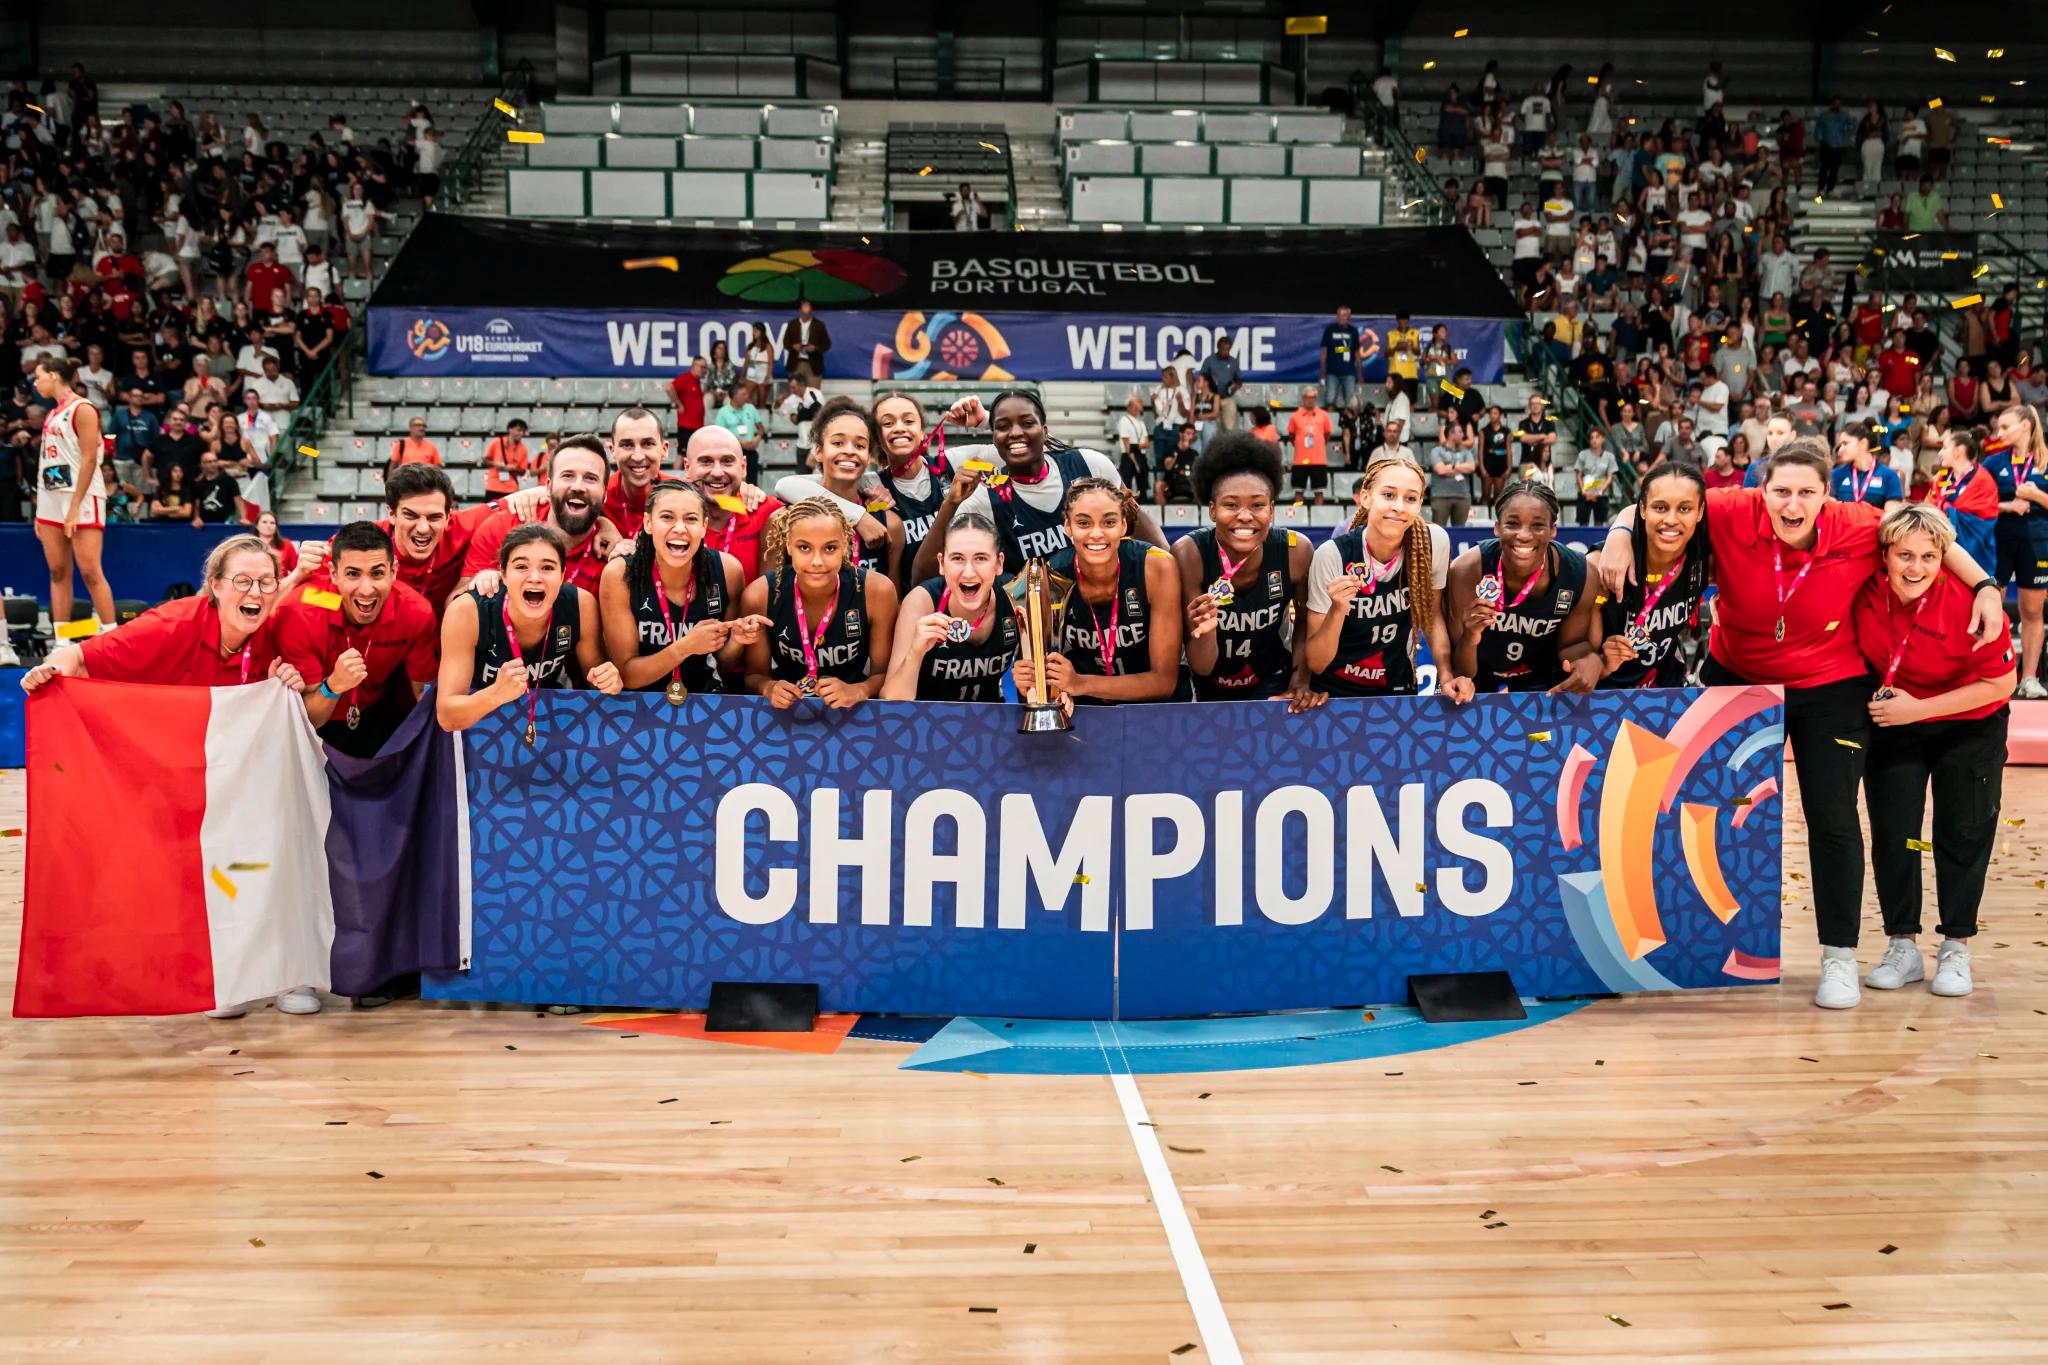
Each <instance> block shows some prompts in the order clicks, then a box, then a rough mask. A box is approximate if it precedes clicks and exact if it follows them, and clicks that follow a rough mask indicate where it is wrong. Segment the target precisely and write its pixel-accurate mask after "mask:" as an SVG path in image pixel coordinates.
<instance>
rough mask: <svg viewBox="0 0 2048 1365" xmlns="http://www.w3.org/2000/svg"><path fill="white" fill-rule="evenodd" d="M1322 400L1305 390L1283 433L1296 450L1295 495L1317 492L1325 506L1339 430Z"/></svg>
mask: <svg viewBox="0 0 2048 1365" xmlns="http://www.w3.org/2000/svg"><path fill="white" fill-rule="evenodd" d="M1342 311H1343V312H1345V313H1348V312H1349V311H1350V310H1349V309H1344V310H1342ZM1340 316H1341V314H1340ZM1320 397H1321V395H1320V394H1319V393H1318V392H1317V391H1316V389H1315V388H1314V387H1313V386H1311V387H1309V388H1305V389H1303V390H1302V391H1301V406H1300V407H1298V408H1296V409H1295V410H1294V411H1293V412H1290V413H1288V414H1287V419H1286V421H1285V422H1284V423H1283V425H1282V426H1281V432H1282V434H1284V435H1285V436H1286V437H1287V439H1288V440H1289V441H1290V442H1291V443H1292V445H1293V447H1294V496H1295V497H1297V498H1300V497H1302V496H1303V495H1304V494H1306V493H1309V492H1313V493H1314V494H1315V502H1316V506H1318V507H1321V506H1322V505H1323V498H1324V494H1325V493H1327V492H1328V491H1329V487H1330V436H1331V434H1332V433H1333V432H1334V431H1335V430H1336V427H1335V425H1334V424H1333V423H1332V422H1331V421H1330V414H1329V413H1328V412H1326V411H1325V410H1324V409H1323V407H1322V405H1321V403H1320V402H1319V399H1320Z"/></svg>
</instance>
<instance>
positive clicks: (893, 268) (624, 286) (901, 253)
mask: <svg viewBox="0 0 2048 1365" xmlns="http://www.w3.org/2000/svg"><path fill="white" fill-rule="evenodd" d="M800 299H809V300H811V302H812V303H813V304H814V305H815V306H817V307H819V308H835V309H860V308H868V307H876V308H885V309H927V310H937V309H953V310H974V311H981V310H1002V311H1006V312H1034V313H1067V312H1096V313H1103V312H1109V313H1125V312H1127V313H1131V314H1142V313H1165V312H1171V313H1195V314H1230V313H1236V312H1244V313H1261V314H1274V313H1302V314H1315V313H1328V312H1334V311H1335V309H1336V308H1337V306H1338V305H1339V304H1345V305H1348V306H1349V307H1350V308H1351V309H1353V310H1354V311H1355V312H1357V313H1359V314H1374V315H1380V316H1389V315H1392V314H1395V313H1404V312H1405V313H1412V314H1414V315H1415V316H1417V317H1430V318H1512V317H1518V316H1520V309H1519V308H1517V307H1516V304H1515V300H1514V296H1513V295H1512V294H1511V293H1509V291H1508V289H1507V286H1506V285H1505V284H1503V283H1502V282H1501V278H1500V275H1499V273H1498V272H1497V271H1495V270H1494V268H1493V265H1492V264H1491V262H1489V261H1488V260H1487V258H1486V254H1485V253H1484V252H1483V251H1482V250H1481V249H1480V247H1479V245H1478V243H1476V242H1474V241H1473V240H1472V236H1471V234H1470V233H1468V232H1466V231H1465V230H1464V229H1463V228H1457V227H1414V228H1360V229H1340V230H1331V231H1321V230H1313V229H1293V230H1288V231H1216V230H1211V231H1207V232H1173V231H1168V232H893V233H884V232H877V233H868V234H865V235H863V234H860V233H851V232H840V233H825V232H756V231H726V230H707V229H693V228H668V227H658V226H620V225H616V224H609V223H591V222H576V223H535V222H512V221H508V220H503V219H481V218H460V217H455V216H452V215H449V214H439V213H437V214H429V215H428V216H427V218H426V219H425V221H423V222H422V223H421V224H420V225H419V227H418V228H417V229H415V230H414V232H413V234H412V236H411V237H410V238H408V239H407V241H406V244H405V247H404V249H403V250H401V251H400V252H399V255H398V259H397V260H396V261H394V262H393V263H392V266H391V269H390V271H389V273H388V274H386V275H385V277H384V281H383V283H382V284H381V285H380V286H379V287H378V289H377V292H376V295H375V296H374V297H373V298H372V299H371V301H370V302H371V307H372V308H373V309H392V310H419V309H435V308H442V309H446V308H459V307H475V308H500V309H502V308H572V309H599V308H620V307H630V308H637V309H679V310H681V309H706V308H730V307H732V306H734V305H736V304H738V305H743V306H745V305H751V306H754V307H760V308H776V309H782V308H788V307H793V306H794V305H795V304H796V302H797V301H798V300H800Z"/></svg>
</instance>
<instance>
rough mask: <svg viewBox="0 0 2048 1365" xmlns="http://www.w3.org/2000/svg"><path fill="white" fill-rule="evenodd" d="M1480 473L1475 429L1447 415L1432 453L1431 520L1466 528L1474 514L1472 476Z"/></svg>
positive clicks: (1430, 467) (1437, 434) (1442, 524)
mask: <svg viewBox="0 0 2048 1365" xmlns="http://www.w3.org/2000/svg"><path fill="white" fill-rule="evenodd" d="M1478 472H1479V454H1478V451H1477V450H1475V449H1474V448H1473V437H1472V429H1471V428H1470V427H1468V426H1466V425H1465V424H1464V423H1463V422H1461V421H1459V420H1458V418H1457V416H1456V415H1455V414H1452V413H1446V414H1444V416H1443V418H1442V419H1441V421H1440V422H1439V423H1438V425H1437V433H1436V446H1435V447H1434V448H1433V449H1432V450H1431V451H1430V452H1429V519H1430V520H1431V521H1433V522H1435V523H1436V524H1437V525H1439V526H1444V527H1451V526H1463V525H1464V524H1465V519H1466V518H1467V517H1468V516H1470V515H1471V512H1472V476H1473V475H1474V474H1476V473H1478Z"/></svg>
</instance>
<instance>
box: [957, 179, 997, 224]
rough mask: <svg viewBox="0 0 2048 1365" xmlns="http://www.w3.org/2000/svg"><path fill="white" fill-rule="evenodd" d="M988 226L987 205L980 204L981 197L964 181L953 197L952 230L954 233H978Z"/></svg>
mask: <svg viewBox="0 0 2048 1365" xmlns="http://www.w3.org/2000/svg"><path fill="white" fill-rule="evenodd" d="M988 225H989V212H988V205H986V204H984V203H982V202H981V196H980V195H978V194H976V193H975V192H974V186H972V185H970V184H968V183H967V182H966V181H965V180H963V181H961V182H960V189H959V191H958V192H957V193H955V194H954V196H953V230H954V231H955V232H979V231H981V230H982V229H983V228H986V227H987V226H988Z"/></svg>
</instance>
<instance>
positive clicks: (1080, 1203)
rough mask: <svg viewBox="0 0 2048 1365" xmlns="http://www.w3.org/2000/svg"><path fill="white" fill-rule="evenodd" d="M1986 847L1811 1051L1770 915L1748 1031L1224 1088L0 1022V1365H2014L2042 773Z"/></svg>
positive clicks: (2043, 996) (2039, 1142)
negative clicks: (814, 1363)
mask: <svg viewBox="0 0 2048 1365" xmlns="http://www.w3.org/2000/svg"><path fill="white" fill-rule="evenodd" d="M22 801H23V789H22V782H21V776H20V774H19V773H9V774H7V775H6V777H5V779H4V781H0V825H5V826H9V827H12V826H18V825H20V824H21V823H22V820H23V816H22ZM1788 809H1789V810H1791V811H1795V812H1796V810H1797V805H1796V801H1794V802H1792V803H1791V804H1790V805H1789V807H1788ZM2006 814H2007V815H2008V816H2010V817H2014V818H2022V819H2026V818H2029V817H2031V819H2030V822H2029V823H2028V824H2026V825H2023V826H2011V825H2008V826H2006V827H2004V828H2003V829H2001V831H2000V833H2001V842H2002V843H2003V844H2005V845H2007V846H2008V847H2007V848H2005V849H2003V850H2001V853H2000V856H1999V859H1998V863H1997V865H1996V866H1995V867H1994V868H1993V869H1992V883H1991V889H1990V893H1989V896H1988V901H1987V905H1986V907H1985V925H1984V932H1983V933H1982V935H1981V937H1980V938H1979V939H1978V940H1977V945H1978V946H1977V952H1976V962H1977V977H1978V982H1979V985H1978V989H1977V993H1976V994H1975V995H1974V996H1972V997H1970V998H1968V999H1966V1000H1961V1001H1947V1000H1937V999H1935V998H1933V997H1931V996H1929V995H1928V994H1926V992H1925V991H1924V989H1911V990H1907V991H1902V992H1895V993H1889V994H1886V993H1880V992H1866V994H1865V999H1864V1004H1863V1006H1862V1007H1861V1008H1860V1009H1857V1010H1853V1011H1847V1012H1842V1013H1829V1012H1825V1011H1821V1010H1816V1009H1814V1008H1813V1007H1812V1006H1811V1005H1810V1003H1809V998H1810V995H1811V991H1812V987H1813V982H1814V974H1815V970H1816V963H1815V959H1816V957H1817V952H1816V950H1815V948H1814V946H1813V945H1814V937H1813V921H1812V915H1811V911H1810V909H1809V906H1808V901H1807V898H1806V896H1805V895H1804V894H1802V892H1803V884H1802V883H1797V882H1795V883H1789V884H1788V888H1789V889H1790V890H1791V891H1792V893H1793V895H1792V900H1791V902H1790V903H1789V904H1788V905H1787V906H1786V912H1787V916H1786V927H1785V942H1786V947H1787V956H1786V981H1785V983H1784V984H1783V986H1782V987H1775V988H1771V987H1767V988H1762V989H1750V990H1733V991H1726V992H1708V993H1700V994H1695V995H1687V996H1684V997H1667V998H1643V999H1634V1000H1603V1001H1599V1002H1597V1003H1594V1004H1592V1005H1590V1006H1589V1007H1587V1008H1584V1009H1582V1010H1579V1011H1577V1012H1576V1013H1572V1014H1570V1015H1568V1016H1566V1017H1564V1018H1561V1019H1557V1020H1554V1021H1552V1022H1549V1023H1547V1024H1544V1025H1542V1026H1539V1027H1533V1028H1530V1029H1527V1030H1525V1031H1522V1032H1518V1033H1513V1034H1509V1035H1506V1036H1502V1037H1497V1038H1491V1039H1486V1040H1482V1041H1479V1042H1473V1043H1466V1044H1462V1045H1458V1046H1453V1047H1446V1048H1441V1049H1437V1050H1433V1051H1423V1052H1415V1053H1411V1054H1408V1055H1404V1056H1397V1057H1380V1058H1374V1059H1370V1060H1365V1061H1357V1062H1339V1063H1331V1064H1328V1065H1320V1066H1302V1067H1291V1068H1285V1069H1273V1070H1262V1071H1233V1072H1212V1073H1206V1074H1197V1075H1141V1076H1136V1077H1123V1078H1114V1077H1111V1076H1108V1075H1099V1074H1098V1075H1087V1076H1006V1075H992V1076H987V1077H983V1076H978V1075H976V1074H974V1073H972V1072H950V1073H927V1072H918V1071H907V1070H901V1069H899V1066H900V1064H901V1062H902V1061H903V1060H904V1058H905V1057H906V1055H907V1054H908V1051H909V1049H908V1048H907V1047H905V1046H902V1045H897V1044H890V1043H885V1042H875V1041H865V1040H862V1039H859V1038H852V1039H848V1040H847V1041H846V1042H845V1043H844V1044H843V1045H842V1046H840V1047H839V1049H838V1050H837V1051H836V1052H835V1053H832V1054H830V1055H819V1054H805V1053H800V1052H791V1051H785V1050H776V1049H768V1048H760V1047H741V1046H731V1045H727V1044H724V1043H714V1042H706V1041H701V1040H690V1039H685V1038H678V1037H674V1036H661V1035H657V1034H653V1033H639V1034H637V1036H636V1035H635V1034H633V1033H632V1032H631V1031H630V1029H628V1028H625V1027H619V1026H615V1027H609V1028H606V1027H590V1026H588V1022H587V1021H586V1020H579V1019H575V1018H554V1017H536V1015H535V1013H534V1012H533V1011H532V1010H531V1009H514V1008H503V1009H481V1008H476V1009H473V1008H467V1007H448V1006H421V1005H419V1004H417V1003H406V1004H400V1005H396V1006H392V1007H390V1008H387V1009H384V1010H381V1011H376V1012H373V1013H351V1012H350V1011H349V1010H347V1009H346V1008H340V1009H336V1008H330V1009H329V1010H328V1011H327V1012H325V1013H323V1014H321V1015H319V1016H317V1017H312V1018H288V1017H284V1016H280V1015H278V1014H277V1013H276V1012H275V1011H272V1010H268V1009H266V1010H262V1011H259V1012H256V1013H252V1014H251V1015H249V1016H248V1017H247V1018H245V1019H242V1020H239V1021H235V1022H217V1021H212V1020H207V1019H204V1018H197V1017H191V1018H176V1019H154V1020H141V1019H114V1020H80V1021H28V1022H21V1021H14V1020H12V1019H9V1020H6V1021H4V1022H0V1359H6V1360H22V1359H36V1358H42V1357H46V1356H65V1357H68V1358H73V1359H121V1360H124V1361H138V1360H139V1361H151V1362H157V1361H185V1360H194V1361H208V1362H219V1363H220V1365H235V1363H237V1362H261V1361H272V1360H277V1361H290V1362H293V1363H294V1365H298V1363H299V1362H303V1361H305V1360H309V1359H319V1360H329V1359H335V1360H357V1359H377V1360H380V1361H406V1362H411V1361H472V1360H478V1359H484V1358H491V1357H499V1358H527V1359H542V1360H559V1361H569V1360H577V1361H581V1360H591V1361H607V1362H619V1361H641V1360H681V1361H739V1360H744V1361H755V1360H759V1361H773V1362H788V1361H797V1360H805V1361H810V1360H818V1361H840V1360H882V1359H886V1360H892V1361H894V1360H913V1361H947V1362H952V1361H981V1360H1006V1361H1007V1360H1027V1361H1089V1362H1095V1361H1126V1360H1128V1361H1166V1362H1174V1361H1199V1360H1219V1359H1236V1358H1243V1359H1247V1360H1256V1361H1326V1360H1327V1361H1369V1360H1370V1361H1376V1360H1459V1359H1478V1358H1483V1357H1489V1356H1505V1355H1528V1356H1545V1357H1554V1358H1563V1359H1595V1358H1601V1359H1617V1360H1644V1359H1653V1358H1654V1359H1656V1360H1659V1361H1661V1362H1673V1361H1685V1360H1702V1359H1710V1358H1726V1357H1739V1358H1741V1359H1743V1360H1745V1361H1779V1360H1800V1361H1828V1362H1834V1361H1843V1360H1879V1359H1897V1360H1933V1359H1953V1360H1966V1359H1975V1360H1999V1361H2013V1360H2041V1359H2044V1358H2048V1049H2044V1045H2043V1044H2044V1039H2048V1029H2044V1025H2048V1016H2044V1011H2048V914H2044V911H2048V893H2044V892H2043V890H2042V889H2041V880H2042V878H2044V876H2048V856H2044V854H2048V848H2044V838H2043V836H2044V835H2048V770H2043V769H2031V770H2021V769H2014V770H2009V772H2008V782H2007V787H2006ZM1790 838H1791V841H1792V844H1793V846H1792V847H1790V848H1788V855H1787V857H1788V866H1790V867H1793V868H1798V869H1803V868H1804V866H1805V849H1804V847H1803V844H1802V843H1801V842H1800V840H1801V838H1802V835H1801V832H1800V830H1799V829H1798V827H1797V826H1796V825H1794V826H1793V827H1792V828H1791V830H1790ZM21 853H22V843H21V841H20V840H19V839H8V840H5V841H0V876H4V879H5V881H4V884H5V886H6V888H7V890H6V892H5V900H4V902H0V939H4V941H5V944H6V947H5V949H4V950H0V989H5V990H7V991H9V992H11V990H12V975H13V956H14V945H15V939H16V930H17V922H18V915H19V908H20V897H19V890H18V888H19V886H20V871H21V868H20V860H21ZM81 856H106V855H105V854H104V852H101V853H91V854H81ZM1931 908H1932V907H1931V899H1930V928H1931V924H1932V916H1931ZM1881 947H1882V941H1881V939H1880V938H1879V930H1878V928H1877V924H1876V918H1875V911H1874V909H1872V911H1871V913H1870V918H1869V920H1868V921H1867V923H1866V928H1865V934H1864V948H1863V954H1862V955H1863V961H1864V965H1865V967H1866V968H1867V967H1868V966H1869V965H1870V964H1872V963H1873V962H1874V961H1875V959H1876V956H1877V954H1878V952H1879V951H1881Z"/></svg>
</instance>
